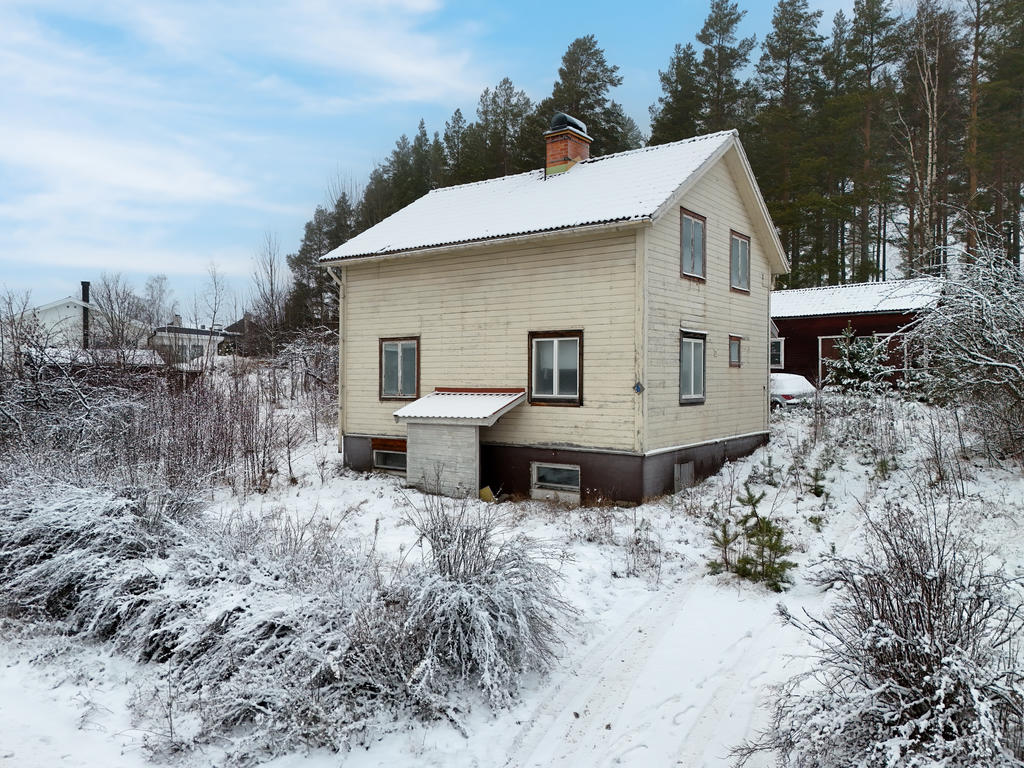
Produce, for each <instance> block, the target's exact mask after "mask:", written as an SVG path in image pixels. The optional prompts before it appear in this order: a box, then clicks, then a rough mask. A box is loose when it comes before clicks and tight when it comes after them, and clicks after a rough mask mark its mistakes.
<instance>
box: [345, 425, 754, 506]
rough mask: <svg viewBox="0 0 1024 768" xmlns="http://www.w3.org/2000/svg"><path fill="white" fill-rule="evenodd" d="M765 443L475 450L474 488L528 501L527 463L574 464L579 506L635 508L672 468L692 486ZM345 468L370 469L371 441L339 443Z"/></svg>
mask: <svg viewBox="0 0 1024 768" xmlns="http://www.w3.org/2000/svg"><path fill="white" fill-rule="evenodd" d="M767 441H768V434H767V433H761V434H757V435H749V436H746V437H734V438H725V439H722V440H717V441H715V442H712V443H705V444H702V445H695V446H691V447H689V448H680V449H678V450H674V451H666V452H664V453H657V454H654V455H651V456H633V455H629V454H620V453H601V452H598V451H580V450H573V449H572V448H533V447H530V446H521V445H492V444H488V443H483V444H481V445H480V486H481V487H483V486H485V485H489V486H490V487H491V490H492V491H494V493H495V494H498V493H509V494H513V495H520V496H529V495H530V463H531V462H535V461H539V462H549V463H552V464H575V465H577V466H579V468H580V483H581V485H582V488H581V496H582V501H583V502H584V503H593V502H596V501H600V500H607V501H617V502H629V503H637V502H640V501H643V500H644V499H650V498H654V497H656V496H663V495H665V494H666V493H672V492H673V491H674V490H675V467H676V465H677V464H687V463H689V462H692V463H693V481H694V482H696V481H699V480H702V479H703V478H705V477H708V476H709V475H713V474H714V473H715V472H717V471H718V469H719V467H721V466H722V464H723V463H724V462H725V461H726V460H727V459H737V458H740V457H741V456H746V455H747V454H749V453H751V452H752V451H754V450H755V449H756V448H758V447H760V446H762V445H764V444H765V443H766V442H767ZM343 447H344V453H345V466H347V467H352V468H353V469H356V470H359V471H364V472H365V471H369V470H371V469H373V450H372V447H371V438H369V437H353V436H348V435H346V436H345V438H344V443H343Z"/></svg>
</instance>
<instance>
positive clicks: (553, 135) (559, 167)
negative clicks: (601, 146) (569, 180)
mask: <svg viewBox="0 0 1024 768" xmlns="http://www.w3.org/2000/svg"><path fill="white" fill-rule="evenodd" d="M591 141H593V139H591V138H590V136H588V135H587V126H586V125H584V124H583V123H582V122H581V121H579V120H577V119H576V118H575V117H570V116H569V115H567V114H565V113H564V112H557V113H555V116H554V117H553V118H551V128H550V130H548V131H545V132H544V142H545V143H546V144H547V162H546V163H545V165H544V176H545V178H547V177H548V176H554V175H555V174H558V173H565V172H566V171H568V170H569V169H570V168H572V167H573V166H574V165H576V163H578V162H580V161H581V160H586V159H588V158H589V157H590V142H591Z"/></svg>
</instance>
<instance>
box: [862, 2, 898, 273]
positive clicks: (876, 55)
mask: <svg viewBox="0 0 1024 768" xmlns="http://www.w3.org/2000/svg"><path fill="white" fill-rule="evenodd" d="M900 45H901V41H900V36H899V19H897V18H896V16H894V15H893V13H892V10H891V3H890V0H854V4H853V26H852V29H851V31H850V64H851V67H852V82H851V86H852V89H853V93H854V95H855V109H856V110H857V111H858V112H860V115H861V124H860V129H859V134H860V135H859V139H860V141H859V151H860V163H859V165H858V166H856V167H854V168H852V169H851V173H852V175H853V179H854V188H855V194H856V205H857V223H856V250H855V254H854V260H853V264H852V271H853V279H854V281H856V282H861V281H864V280H866V279H868V278H869V277H871V276H879V277H881V278H882V279H884V278H885V273H886V254H885V248H886V238H885V233H884V227H885V221H886V219H887V213H888V211H887V201H888V198H889V191H888V188H887V187H888V185H887V180H888V178H889V176H890V175H891V170H890V166H891V157H890V155H889V152H888V149H889V146H890V145H891V140H890V131H889V129H888V127H887V126H888V125H889V124H890V123H891V122H893V115H892V104H893V93H892V87H891V85H890V83H891V79H890V68H891V66H892V65H893V64H894V63H895V62H896V61H897V59H898V58H899V51H900Z"/></svg>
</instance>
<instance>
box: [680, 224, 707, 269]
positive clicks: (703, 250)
mask: <svg viewBox="0 0 1024 768" xmlns="http://www.w3.org/2000/svg"><path fill="white" fill-rule="evenodd" d="M680 214H681V215H680V218H679V273H680V274H681V275H682V276H683V277H692V278H695V279H698V280H705V279H707V269H708V266H707V262H708V259H707V254H708V226H707V219H706V218H704V217H703V216H701V215H700V214H699V213H694V212H693V211H688V210H687V209H685V208H680ZM687 219H689V220H690V222H691V223H690V232H691V240H690V243H689V245H690V250H691V252H695V249H694V248H693V240H692V237H693V236H692V233H693V231H694V230H693V227H694V226H695V225H700V231H701V241H700V271H699V272H690V271H687V269H686V246H687V243H686V241H685V240H684V239H683V231H684V228H685V227H684V224H685V221H686V220H687Z"/></svg>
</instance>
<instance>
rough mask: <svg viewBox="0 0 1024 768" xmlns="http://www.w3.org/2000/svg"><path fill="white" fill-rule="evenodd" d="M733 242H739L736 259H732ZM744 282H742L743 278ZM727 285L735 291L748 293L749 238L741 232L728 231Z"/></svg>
mask: <svg viewBox="0 0 1024 768" xmlns="http://www.w3.org/2000/svg"><path fill="white" fill-rule="evenodd" d="M733 243H739V244H740V247H739V248H738V249H737V259H736V261H733V257H732V250H733ZM744 277H745V278H746V284H745V285H744V284H743V278H744ZM729 287H730V288H732V289H733V290H736V291H744V292H746V293H750V238H749V237H748V236H747V235H744V234H742V233H741V232H736V231H735V230H732V231H730V232H729Z"/></svg>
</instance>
